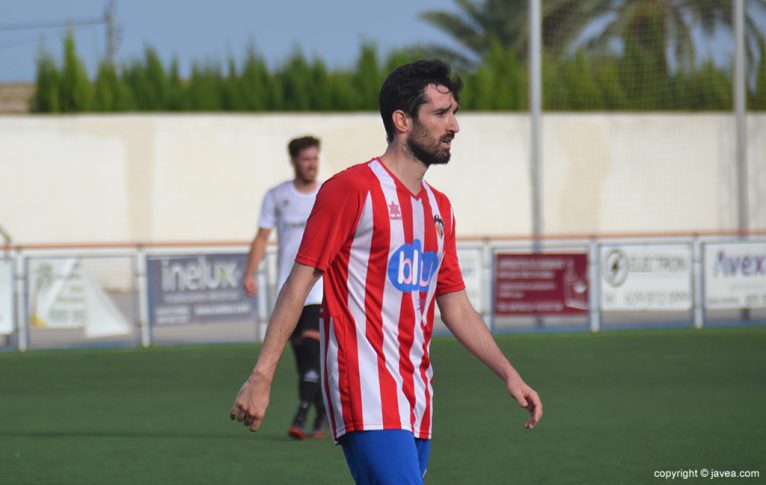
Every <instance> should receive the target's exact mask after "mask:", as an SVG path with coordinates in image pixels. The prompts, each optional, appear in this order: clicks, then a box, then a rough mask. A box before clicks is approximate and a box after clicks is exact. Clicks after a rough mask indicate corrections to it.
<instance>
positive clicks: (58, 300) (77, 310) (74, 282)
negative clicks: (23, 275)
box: [29, 258, 131, 338]
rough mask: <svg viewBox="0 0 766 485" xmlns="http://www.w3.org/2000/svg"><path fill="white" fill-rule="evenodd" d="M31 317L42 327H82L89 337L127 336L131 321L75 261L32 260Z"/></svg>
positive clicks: (32, 320) (33, 322) (36, 325)
mask: <svg viewBox="0 0 766 485" xmlns="http://www.w3.org/2000/svg"><path fill="white" fill-rule="evenodd" d="M29 298H30V309H29V315H30V319H31V323H32V325H34V326H35V327H39V328H82V329H83V331H84V333H85V336H86V337H88V338H95V337H106V336H113V335H127V334H129V333H130V332H131V325H130V322H128V320H127V319H126V318H125V316H124V315H123V314H122V313H121V312H120V311H119V309H118V308H117V306H116V305H115V304H114V302H113V301H112V299H111V298H110V297H109V295H108V294H107V293H106V292H105V291H104V289H103V288H102V287H101V285H100V284H98V282H97V281H96V280H94V279H93V277H92V276H91V275H90V274H89V273H88V272H87V271H86V270H85V269H84V268H83V267H82V265H81V264H80V261H79V260H78V259H76V258H67V259H53V258H52V259H33V260H30V265H29Z"/></svg>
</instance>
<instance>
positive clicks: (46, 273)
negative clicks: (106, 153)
mask: <svg viewBox="0 0 766 485" xmlns="http://www.w3.org/2000/svg"><path fill="white" fill-rule="evenodd" d="M720 244H725V245H726V246H725V247H727V248H733V249H732V250H736V249H737V248H738V247H745V248H747V247H751V246H752V245H753V244H755V245H756V246H753V247H756V248H761V247H762V248H763V256H764V257H763V258H762V259H758V257H756V258H750V259H752V261H750V260H747V261H745V260H744V259H743V260H742V261H745V263H743V264H748V265H750V266H748V267H747V268H745V270H746V271H750V272H751V273H752V272H756V273H757V274H756V280H754V281H759V282H760V281H761V280H760V279H758V278H759V277H760V276H759V275H760V274H763V275H764V276H763V281H762V283H763V284H764V285H766V233H750V234H748V235H741V234H653V235H639V234H626V235H614V236H561V237H548V238H546V239H545V240H543V241H541V242H540V243H539V244H535V242H534V241H533V240H531V239H528V238H512V237H507V238H465V239H460V240H459V241H458V254H459V258H460V262H461V267H462V269H463V274H464V279H465V281H466V286H467V288H466V289H467V292H468V296H469V298H470V300H471V301H472V303H473V304H474V306H475V307H476V308H477V310H478V311H479V313H480V314H481V315H482V316H483V318H484V319H485V321H486V322H487V325H488V326H489V327H490V328H491V329H492V331H493V332H508V331H540V330H544V331H560V330H582V331H587V330H590V331H599V330H602V329H618V328H632V327H636V326H641V327H664V326H688V327H696V328H702V327H704V326H707V325H711V324H712V325H720V324H748V323H762V322H766V293H764V294H763V295H761V294H760V293H758V294H755V295H754V296H753V297H751V299H750V301H749V302H746V303H745V306H741V305H740V306H739V307H737V306H736V305H734V306H733V307H726V308H719V306H716V305H714V307H712V308H711V307H709V306H708V305H707V304H706V301H708V299H709V298H708V296H709V295H708V290H709V289H708V288H706V286H705V284H706V277H705V271H706V268H707V267H709V265H706V261H705V257H706V254H707V252H710V250H711V248H712V249H714V248H716V247H718V246H716V245H720ZM748 245H750V246H748ZM609 248H618V249H619V250H620V251H622V252H624V253H626V254H629V253H630V252H631V251H642V250H644V251H645V250H650V251H655V252H657V253H658V254H660V253H662V252H663V251H676V252H680V254H682V257H683V258H685V259H683V260H684V261H686V260H687V259H688V264H689V268H687V269H684V270H685V271H687V272H688V286H685V285H684V284H683V283H681V286H683V291H685V292H687V293H688V295H687V294H686V293H683V294H682V293H679V295H680V296H679V298H681V299H685V298H687V297H688V299H689V302H688V304H682V305H680V306H679V305H675V306H674V305H671V304H667V302H665V304H664V305H665V306H663V305H660V304H658V303H657V302H655V303H654V304H653V305H652V304H651V302H650V303H649V304H646V302H644V305H643V306H641V305H636V307H635V308H629V307H621V308H618V309H615V308H614V305H609V304H608V305H605V304H604V295H605V288H603V285H604V284H605V283H604V281H605V279H604V278H605V276H604V275H605V267H604V257H605V256H604V254H606V250H607V249H609ZM647 248H649V249H647ZM248 249H249V245H247V244H246V243H199V244H198V243H193V244H189V243H163V244H108V245H107V244H103V245H101V244H79V245H78V244H69V245H5V246H3V248H2V253H0V262H1V263H0V305H3V306H2V307H0V348H4V349H6V350H19V351H25V350H27V349H41V348H69V347H86V346H144V347H147V346H150V345H163V344H191V343H212V342H257V341H260V340H261V339H262V338H263V335H264V334H265V328H266V324H267V321H268V316H269V314H270V312H271V309H272V308H273V305H274V301H275V296H276V251H275V248H274V247H269V249H268V251H267V257H266V259H265V261H264V263H263V264H262V265H261V267H260V268H259V269H258V272H257V277H258V280H259V288H265V289H266V291H261V292H259V294H258V296H257V297H256V299H255V300H254V301H253V302H252V303H253V310H252V311H246V312H244V313H242V314H240V315H239V316H237V315H235V316H233V317H229V318H213V319H208V320H204V319H197V320H195V319H193V318H189V319H186V320H184V318H181V319H180V320H178V321H177V320H174V318H175V317H174V315H173V314H170V316H168V315H164V316H163V315H159V316H158V315H157V314H156V309H157V306H158V303H157V301H152V299H153V298H154V300H157V298H158V296H157V295H158V291H159V290H158V289H157V285H159V284H160V283H159V281H160V279H159V277H158V276H157V274H151V273H152V271H154V272H155V273H156V272H157V271H159V270H165V269H167V270H168V271H170V269H172V267H171V266H170V263H167V261H174V260H178V261H186V264H187V267H189V264H190V263H188V262H189V261H190V260H193V259H194V258H202V257H205V255H207V256H208V257H212V256H211V255H213V256H217V257H227V255H228V256H231V257H235V256H236V257H238V258H242V257H244V255H245V254H246V252H247V250H248ZM758 251H761V249H758ZM535 252H537V253H539V254H559V253H578V254H583V255H587V260H588V269H587V277H586V279H587V290H588V298H587V302H588V307H587V309H585V310H584V311H581V312H579V313H578V314H576V315H556V314H553V315H551V314H548V315H539V314H535V315H532V314H528V315H524V314H519V315H498V314H497V312H496V311H495V289H496V288H495V284H496V272H495V262H496V257H497V255H499V254H511V255H514V254H516V255H524V254H533V253H535ZM757 254H761V253H760V252H758V253H757ZM679 257H681V256H679ZM173 258H176V259H173ZM179 258H180V259H179ZM658 258H660V259H661V257H660V256H658ZM655 259H656V258H655ZM195 261H196V260H195ZM737 261H739V260H737ZM743 268H744V266H743ZM203 269H204V270H205V271H209V272H210V275H212V276H211V277H217V276H218V274H217V273H215V274H214V273H213V271H214V270H215V271H218V269H215V268H213V267H212V266H211V265H208V266H205V268H203ZM188 271H189V273H188V274H187V275H186V276H185V277H187V280H184V281H186V283H187V284H189V282H190V281H191V282H192V283H194V282H199V281H201V278H202V276H201V273H200V270H199V268H197V267H194V266H193V265H192V266H191V267H190V269H188ZM220 272H225V271H224V268H223V267H221V268H220ZM758 272H760V273H758ZM686 274H687V273H683V275H686ZM163 275H164V273H163ZM683 275H682V276H681V277H682V278H683V277H684V276H683ZM175 277H177V278H182V277H184V276H183V275H181V276H178V275H175ZM226 277H227V278H228V283H229V291H230V292H233V291H234V288H232V285H233V282H235V280H237V281H241V279H240V278H241V275H236V276H235V275H232V274H229V275H226ZM655 277H656V278H660V279H658V280H657V281H659V282H660V283H661V280H662V277H661V275H660V276H656V275H655ZM189 278H191V279H189ZM2 281H5V283H4V284H2V283H1V282H2ZM162 281H163V283H162V284H166V283H167V282H166V281H165V280H162ZM178 281H182V280H180V279H179V280H178ZM675 281H678V280H675ZM215 284H216V285H217V284H218V283H215ZM676 284H677V285H678V284H679V283H676ZM152 285H154V289H152ZM216 288H217V289H216V290H215V291H217V292H218V293H220V292H221V291H222V290H221V288H223V287H221V288H218V287H216ZM236 289H237V290H239V285H237V288H236ZM611 290H615V288H611ZM215 291H214V292H213V293H211V294H218V293H215ZM616 291H618V292H619V291H623V290H619V289H618V290H616ZM658 295H659V296H662V295H663V294H659V293H658ZM649 296H651V295H649ZM200 298H201V299H202V300H204V299H206V298H208V297H207V296H203V297H200ZM200 298H198V299H200ZM684 301H685V300H684ZM8 305H10V308H7V307H8ZM171 310H173V309H172V308H171ZM153 312H154V313H153ZM171 313H172V312H171ZM187 313H188V312H187ZM208 313H209V314H210V315H213V314H214V313H215V311H212V312H208ZM437 315H438V313H437ZM208 316H209V315H208ZM213 316H215V315H213ZM163 318H165V320H163ZM434 333H435V334H445V333H448V330H447V328H446V327H445V326H444V324H443V323H442V322H441V321H440V320H439V319H438V317H437V319H436V323H435V328H434Z"/></svg>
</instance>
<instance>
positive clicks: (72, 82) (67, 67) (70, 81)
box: [59, 31, 92, 112]
mask: <svg viewBox="0 0 766 485" xmlns="http://www.w3.org/2000/svg"><path fill="white" fill-rule="evenodd" d="M91 94H92V91H91V86H90V80H89V79H88V73H87V72H86V70H85V65H84V64H83V62H82V61H81V60H80V58H79V57H78V56H77V48H76V47H75V43H74V35H72V32H71V31H69V32H67V34H66V36H65V37H64V67H63V69H62V70H61V81H60V83H59V106H60V108H61V111H63V112H74V111H88V110H90V109H91V100H92V99H91Z"/></svg>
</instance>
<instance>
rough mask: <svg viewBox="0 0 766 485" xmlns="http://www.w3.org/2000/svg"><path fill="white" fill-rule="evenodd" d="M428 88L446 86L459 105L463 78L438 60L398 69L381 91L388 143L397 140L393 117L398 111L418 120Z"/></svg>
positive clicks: (380, 101) (407, 65)
mask: <svg viewBox="0 0 766 485" xmlns="http://www.w3.org/2000/svg"><path fill="white" fill-rule="evenodd" d="M429 84H436V85H437V86H438V85H440V86H445V87H446V88H447V89H449V90H450V92H452V95H453V96H454V97H455V100H456V101H458V102H459V101H460V90H461V89H463V81H462V80H461V79H460V76H457V75H454V76H452V75H451V68H450V66H449V64H447V63H446V62H443V61H440V60H438V59H430V60H420V61H415V62H413V63H410V64H404V65H402V66H399V67H397V68H396V69H394V70H393V71H391V74H389V75H388V77H387V78H386V80H385V81H383V86H381V87H380V94H379V96H378V106H379V107H380V116H381V117H382V118H383V126H385V127H386V140H387V141H388V142H389V143H391V142H392V141H393V140H394V133H395V132H396V130H395V129H394V122H393V120H392V119H391V116H392V115H393V114H394V111H396V110H399V109H400V110H402V111H404V112H405V113H407V114H408V115H410V116H411V117H412V118H413V119H417V115H418V109H419V108H420V105H422V104H423V103H425V102H426V95H425V91H426V87H427V86H428V85H429Z"/></svg>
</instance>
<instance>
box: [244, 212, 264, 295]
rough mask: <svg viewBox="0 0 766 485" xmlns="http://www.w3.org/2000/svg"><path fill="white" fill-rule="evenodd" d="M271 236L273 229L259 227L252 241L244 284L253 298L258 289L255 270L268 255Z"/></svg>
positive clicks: (246, 290) (246, 291)
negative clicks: (267, 246) (267, 250)
mask: <svg viewBox="0 0 766 485" xmlns="http://www.w3.org/2000/svg"><path fill="white" fill-rule="evenodd" d="M269 236H271V229H267V228H265V227H259V228H258V232H257V233H256V235H255V238H253V242H252V243H250V254H249V255H248V257H247V270H246V271H245V278H244V280H243V281H242V286H243V287H244V288H245V293H246V294H247V296H249V297H251V298H252V297H254V296H255V293H256V292H257V291H258V283H257V280H256V279H255V270H257V269H258V266H260V264H261V261H263V257H264V256H265V255H266V245H267V244H268V243H269Z"/></svg>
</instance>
